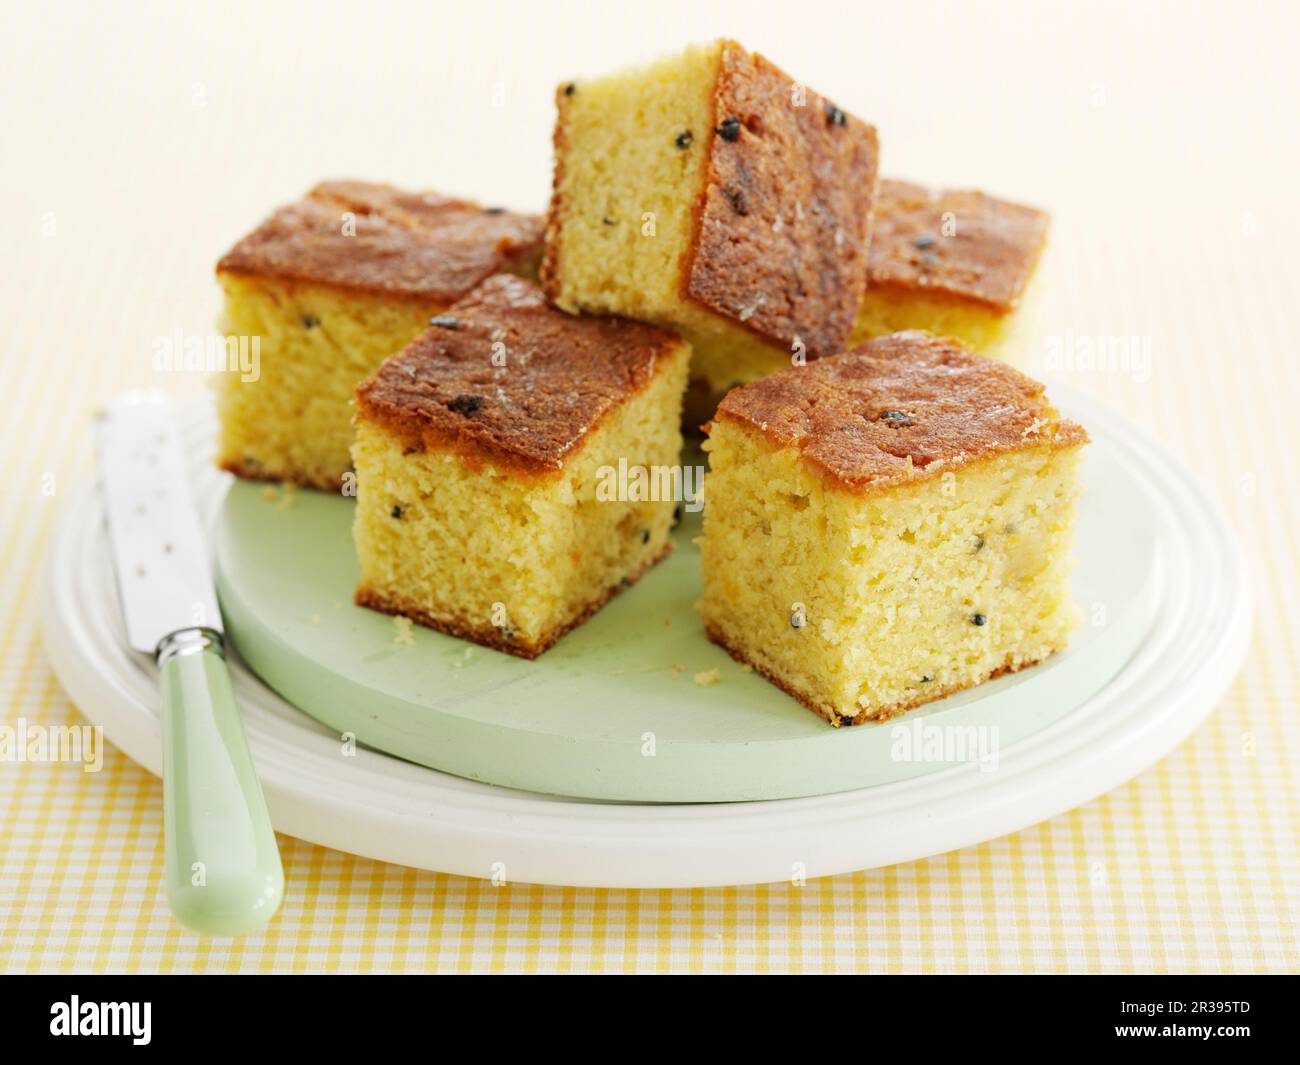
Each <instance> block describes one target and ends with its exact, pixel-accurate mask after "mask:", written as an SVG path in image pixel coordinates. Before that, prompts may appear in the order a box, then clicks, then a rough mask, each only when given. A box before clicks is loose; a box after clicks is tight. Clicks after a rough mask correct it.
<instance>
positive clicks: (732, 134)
mask: <svg viewBox="0 0 1300 1065" xmlns="http://www.w3.org/2000/svg"><path fill="white" fill-rule="evenodd" d="M718 136H719V137H721V138H722V139H723V140H724V141H738V140H740V119H738V118H727V119H723V122H722V125H720V126H719V127H718Z"/></svg>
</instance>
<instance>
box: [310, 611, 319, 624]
mask: <svg viewBox="0 0 1300 1065" xmlns="http://www.w3.org/2000/svg"><path fill="white" fill-rule="evenodd" d="M311 623H312V624H313V625H319V624H320V615H319V614H313V615H312V616H311Z"/></svg>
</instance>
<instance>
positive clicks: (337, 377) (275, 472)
mask: <svg viewBox="0 0 1300 1065" xmlns="http://www.w3.org/2000/svg"><path fill="white" fill-rule="evenodd" d="M540 254H541V220H540V219H539V218H537V217H535V216H531V215H520V214H514V213H512V212H508V211H502V210H497V209H495V208H491V209H484V208H482V207H479V206H478V205H477V204H473V203H468V202H466V201H464V200H455V199H448V198H447V197H444V196H439V195H437V194H436V193H419V192H404V191H402V190H400V189H395V188H392V187H390V186H387V185H375V184H369V183H366V182H360V181H328V182H325V183H323V184H320V185H317V186H316V187H315V188H314V189H312V190H311V191H310V192H309V193H308V194H307V195H306V197H305V198H304V199H302V200H301V201H299V202H298V203H295V204H291V205H290V206H288V207H283V208H281V209H280V210H278V211H276V212H275V213H274V214H273V215H272V216H271V217H270V218H269V219H267V220H266V221H265V222H263V223H262V224H261V225H260V226H258V228H257V229H255V230H254V231H253V232H252V233H250V234H249V235H248V236H246V237H245V238H244V239H243V240H241V241H240V242H239V243H238V244H236V245H235V246H234V247H233V248H232V249H231V250H230V251H229V252H227V253H226V255H225V256H224V257H223V258H222V259H221V261H220V262H219V263H218V264H217V278H218V280H219V281H220V283H221V287H222V288H223V289H224V291H225V297H226V303H225V313H224V317H223V322H222V328H223V332H225V333H227V334H228V335H238V336H247V337H250V338H253V337H256V338H258V342H259V344H260V352H259V354H260V360H259V361H260V367H259V373H258V375H257V377H256V379H255V380H247V381H246V380H243V379H241V377H240V376H239V375H237V374H221V375H219V376H218V378H217V381H216V387H217V411H218V416H219V418H220V426H221V427H220V434H219V443H218V450H217V462H218V464H219V465H220V466H222V467H223V468H224V469H227V470H229V471H230V472H232V473H235V474H238V475H239V476H240V477H247V478H253V479H258V480H284V481H291V482H294V483H296V484H301V485H309V486H313V487H316V488H324V489H333V490H334V491H338V490H339V489H340V487H341V485H342V480H343V476H344V474H346V473H347V472H348V471H349V470H350V469H351V460H350V459H349V456H348V449H349V448H350V447H351V444H352V396H353V393H354V391H355V390H356V386H357V384H358V383H359V382H360V381H361V380H362V379H363V378H365V377H366V376H367V375H369V374H371V373H373V372H374V371H375V370H376V369H378V367H379V364H380V363H381V362H383V360H384V359H386V358H388V357H389V356H390V355H392V354H394V353H396V352H397V351H398V350H399V349H401V348H402V346H403V345H405V344H406V343H407V342H408V341H410V340H412V339H413V338H414V337H415V336H416V335H417V334H419V333H420V332H421V331H422V330H423V329H424V328H425V327H426V326H427V325H428V323H429V319H430V318H431V317H432V316H434V315H436V314H438V313H440V312H441V311H443V310H445V309H446V308H447V307H448V306H449V305H450V304H452V303H454V302H455V301H456V300H458V299H460V298H461V297H462V296H464V295H465V294H466V293H467V292H469V291H470V290H471V289H473V288H474V286H476V285H477V284H478V283H479V282H481V281H482V280H483V279H484V278H486V277H488V276H490V275H491V274H494V273H496V272H497V271H499V270H510V271H516V272H520V273H524V274H528V273H532V272H534V271H535V268H536V264H537V260H538V257H539V256H540Z"/></svg>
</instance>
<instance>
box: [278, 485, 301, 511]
mask: <svg viewBox="0 0 1300 1065" xmlns="http://www.w3.org/2000/svg"><path fill="white" fill-rule="evenodd" d="M297 502H298V486H297V485H293V484H286V485H284V486H283V492H282V493H281V495H280V502H279V503H278V504H277V505H276V508H275V509H276V510H288V509H289V508H290V507H292V506H293V505H294V504H295V503H297Z"/></svg>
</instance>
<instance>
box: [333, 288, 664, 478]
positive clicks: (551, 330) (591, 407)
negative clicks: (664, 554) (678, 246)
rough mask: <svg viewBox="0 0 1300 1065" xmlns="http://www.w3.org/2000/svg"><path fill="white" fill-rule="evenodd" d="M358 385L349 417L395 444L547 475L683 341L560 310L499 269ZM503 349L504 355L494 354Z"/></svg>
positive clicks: (645, 382)
mask: <svg viewBox="0 0 1300 1065" xmlns="http://www.w3.org/2000/svg"><path fill="white" fill-rule="evenodd" d="M434 321H435V323H437V322H439V321H441V322H443V323H444V324H441V325H439V324H434V325H432V326H430V328H429V329H427V330H426V331H425V332H424V333H422V334H421V335H420V336H418V337H417V338H416V339H415V340H413V341H412V342H411V343H410V344H409V345H407V347H406V348H404V349H403V350H402V351H400V352H398V354H396V355H394V356H393V357H392V358H391V359H389V360H388V361H387V362H386V363H384V365H383V366H381V367H380V368H379V370H378V371H377V372H376V373H375V374H374V375H372V376H371V377H370V378H369V379H367V380H366V381H363V382H362V383H361V385H360V386H359V387H358V389H357V417H358V418H359V419H364V420H368V421H372V422H376V423H379V424H381V425H382V426H383V427H384V428H385V430H386V431H387V432H389V433H391V434H393V435H395V436H397V437H398V438H399V439H400V440H401V441H402V443H403V445H404V446H405V447H407V448H408V449H410V450H412V451H421V450H424V449H425V448H426V447H429V446H437V447H444V448H448V447H449V448H451V449H453V450H455V451H458V452H459V453H460V454H461V455H462V457H464V458H465V460H466V461H467V462H470V463H473V462H475V461H485V460H489V459H490V460H491V461H493V462H496V463H500V464H504V465H508V466H512V467H514V468H516V469H518V470H521V471H524V472H527V473H531V474H554V473H556V472H558V471H560V470H561V469H563V467H564V463H565V461H566V459H567V457H568V456H569V455H570V454H571V453H572V452H573V451H574V450H575V449H576V448H577V446H578V445H579V444H580V443H581V442H582V441H583V440H584V439H585V438H586V437H587V436H588V435H589V434H590V433H591V432H592V431H593V430H595V429H596V428H597V427H598V426H599V425H600V423H601V422H602V421H603V420H604V418H605V417H606V416H607V415H608V414H609V413H610V412H611V411H612V410H614V409H616V408H617V407H618V406H619V405H620V404H622V403H624V402H625V401H626V400H628V399H630V398H631V397H632V396H634V395H636V394H637V393H638V392H640V391H641V390H642V389H644V388H645V387H646V386H647V385H648V384H649V383H650V381H651V380H652V379H653V378H654V376H655V375H656V374H657V373H658V372H659V371H660V370H661V369H662V368H663V367H664V366H665V365H666V363H667V360H668V359H669V358H670V357H671V356H672V355H673V354H675V353H680V352H681V351H682V350H683V348H684V347H685V342H684V341H683V340H682V339H681V338H680V337H679V336H678V335H677V334H676V333H673V332H670V331H669V330H666V329H658V328H655V327H653V326H648V325H642V324H641V323H639V322H631V321H628V320H626V319H623V318H597V317H586V316H577V315H569V314H565V313H564V312H563V311H558V310H556V309H555V308H553V307H550V306H548V305H547V303H546V300H545V298H544V297H543V295H542V291H541V289H539V288H538V287H537V286H536V285H535V284H533V283H532V282H529V281H524V280H522V279H521V278H517V277H512V276H510V275H508V274H498V275H496V276H494V277H491V278H489V279H488V280H487V281H485V282H484V283H483V284H482V285H480V286H479V287H478V288H477V289H475V290H474V291H473V292H472V293H470V295H469V296H467V297H465V299H463V300H461V301H460V302H458V303H456V304H454V305H453V306H452V307H450V308H449V309H448V310H447V312H446V314H444V315H439V316H438V318H436V319H435V320H434ZM494 355H495V356H499V357H500V356H504V365H495V364H494V362H493V357H494Z"/></svg>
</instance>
